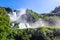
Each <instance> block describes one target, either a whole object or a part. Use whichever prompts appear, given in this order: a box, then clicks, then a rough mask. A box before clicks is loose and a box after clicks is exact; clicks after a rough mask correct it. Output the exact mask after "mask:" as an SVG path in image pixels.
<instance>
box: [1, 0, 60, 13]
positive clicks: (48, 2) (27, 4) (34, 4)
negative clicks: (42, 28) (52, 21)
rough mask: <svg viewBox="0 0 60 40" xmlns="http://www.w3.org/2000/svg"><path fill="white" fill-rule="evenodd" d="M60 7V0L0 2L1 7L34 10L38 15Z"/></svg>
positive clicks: (9, 0)
mask: <svg viewBox="0 0 60 40" xmlns="http://www.w3.org/2000/svg"><path fill="white" fill-rule="evenodd" d="M59 5H60V0H0V6H4V7H10V8H12V9H27V8H28V9H32V10H33V11H36V12H38V13H47V12H50V11H52V10H53V9H54V8H55V7H56V6H59Z"/></svg>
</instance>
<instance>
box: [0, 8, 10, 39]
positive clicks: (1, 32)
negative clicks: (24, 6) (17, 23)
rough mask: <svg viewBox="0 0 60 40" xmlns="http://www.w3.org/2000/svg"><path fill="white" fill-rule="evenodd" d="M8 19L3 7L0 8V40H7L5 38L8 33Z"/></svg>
mask: <svg viewBox="0 0 60 40" xmlns="http://www.w3.org/2000/svg"><path fill="white" fill-rule="evenodd" d="M9 20H10V18H9V16H8V14H7V12H6V10H5V9H4V8H3V7H0V40H7V39H6V37H7V35H8V33H9V28H10V21H9Z"/></svg>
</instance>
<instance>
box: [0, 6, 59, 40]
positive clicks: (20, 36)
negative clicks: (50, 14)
mask: <svg viewBox="0 0 60 40" xmlns="http://www.w3.org/2000/svg"><path fill="white" fill-rule="evenodd" d="M29 13H30V14H31V15H32V17H33V18H34V19H35V21H36V20H38V18H40V17H41V18H44V17H45V16H46V15H38V14H37V13H35V12H33V11H32V10H30V11H29ZM46 17H47V16H46ZM10 26H11V22H10V18H9V16H8V15H7V12H6V10H5V8H3V7H0V40H60V29H58V28H56V27H55V26H51V27H50V26H49V27H40V28H35V29H17V28H10ZM15 26H17V27H18V24H17V23H15Z"/></svg>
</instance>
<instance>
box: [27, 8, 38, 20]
mask: <svg viewBox="0 0 60 40" xmlns="http://www.w3.org/2000/svg"><path fill="white" fill-rule="evenodd" d="M27 12H28V13H29V14H30V15H31V16H32V18H33V19H34V21H37V20H38V19H39V14H38V13H36V12H34V11H32V10H29V9H27Z"/></svg>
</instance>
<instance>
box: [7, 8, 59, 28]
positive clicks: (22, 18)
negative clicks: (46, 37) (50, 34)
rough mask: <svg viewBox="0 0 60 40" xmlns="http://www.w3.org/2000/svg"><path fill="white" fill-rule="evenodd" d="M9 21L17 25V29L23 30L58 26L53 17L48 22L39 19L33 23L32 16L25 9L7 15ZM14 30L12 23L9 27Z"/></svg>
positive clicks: (57, 21)
mask: <svg viewBox="0 0 60 40" xmlns="http://www.w3.org/2000/svg"><path fill="white" fill-rule="evenodd" d="M8 15H9V16H10V20H11V21H12V22H16V23H19V29H24V28H38V27H41V26H50V25H54V26H60V25H59V24H60V22H59V20H55V19H54V17H52V18H50V19H49V20H48V21H44V20H43V19H42V18H39V20H37V21H35V22H33V20H34V19H33V18H32V16H31V15H30V14H29V13H27V12H26V10H25V9H23V10H20V11H19V10H17V11H15V12H12V13H9V14H8ZM11 27H12V28H14V23H13V24H12V26H11Z"/></svg>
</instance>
